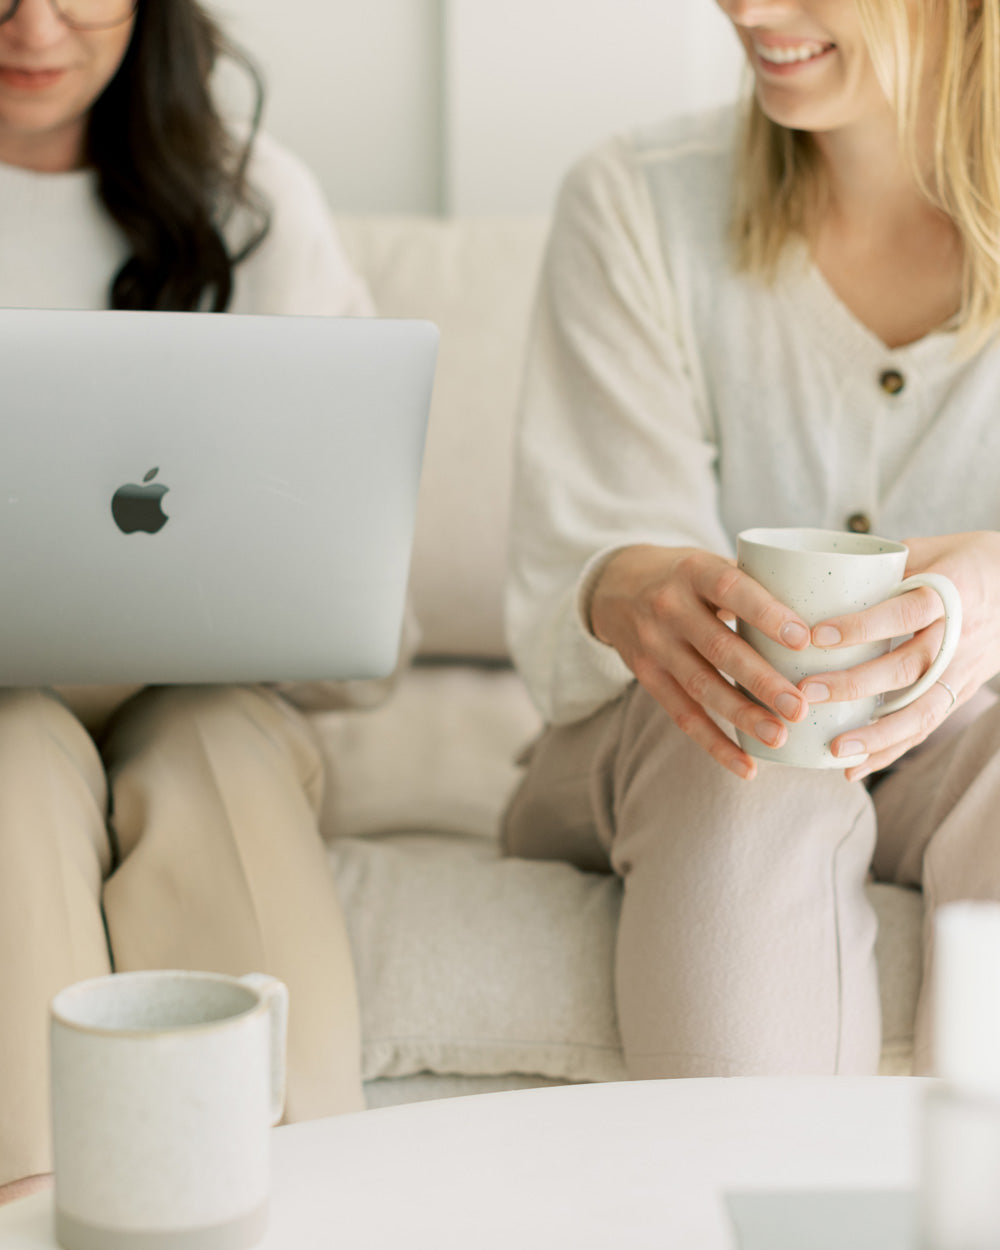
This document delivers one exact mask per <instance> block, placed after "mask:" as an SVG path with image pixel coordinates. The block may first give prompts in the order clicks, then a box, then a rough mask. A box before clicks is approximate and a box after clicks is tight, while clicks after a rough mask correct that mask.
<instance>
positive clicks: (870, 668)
mask: <svg viewBox="0 0 1000 1250" xmlns="http://www.w3.org/2000/svg"><path fill="white" fill-rule="evenodd" d="M905 542H906V545H907V547H908V548H909V550H910V555H909V560H908V562H907V565H906V576H907V577H909V576H911V575H912V574H914V573H942V574H944V576H945V577H948V578H950V579H951V580H952V582H954V584H955V587H956V589H957V590H958V593H959V595H960V596H961V599H962V636H961V638H960V639H959V643H958V650H957V651H956V652H955V656H954V659H953V660H952V662H951V663H950V664H949V665H948V668H947V669H946V670H945V672H944V674H943V679H944V680H946V681H947V683H948V685H949V686H950V687H951V688H952V690H954V692H955V696H956V702H955V703H954V704H953V703H952V698H951V695H950V694H949V693H948V691H947V690H946V689H945V688H944V686H941V685H939V684H938V683H937V682H935V683H934V685H933V686H931V688H930V690H927V691H925V693H924V694H923V695H921V696H920V698H919V699H915V700H914V701H913V702H912V703H911V704H910V705H909V706H908V707H905V708H902V709H901V710H900V711H898V712H894V713H892V714H891V715H889V716H886V717H884V718H883V719H881V720H877V721H875V722H874V723H873V724H871V725H866V726H864V728H862V729H856V730H854V729H852V730H850V731H849V732H848V733H844V734H841V735H840V736H839V737H837V738H834V740H833V742H832V743H831V750H832V751H833V754H834V755H844V756H850V755H860V754H862V753H867V755H868V759H867V760H866V761H865V762H864V763H863V764H858V765H857V766H856V767H854V768H849V769H847V770H846V773H845V776H846V777H847V779H848V781H858V780H860V779H861V778H862V777H866V776H867V775H868V774H869V773H873V772H876V771H877V770H878V769H880V768H885V767H887V766H888V765H889V764H891V763H892V762H893V760H897V759H899V757H900V756H901V755H903V754H905V753H906V752H907V751H909V750H910V748H911V747H915V746H917V744H918V743H921V742H923V741H924V740H925V739H926V738H927V737H928V736H929V735H930V734H931V733H933V732H934V730H935V729H937V728H938V727H939V726H940V725H941V724H942V723H943V722H944V721H945V720H946V719H947V717H948V715H949V713H951V712H952V711H954V709H955V707H957V706H959V705H961V704H963V703H966V702H967V701H968V700H969V699H971V698H972V696H973V695H974V694H975V693H976V691H977V690H979V688H980V687H981V686H982V685H984V684H985V683H986V682H987V681H989V680H990V678H991V677H994V676H995V675H996V674H997V673H998V672H1000V533H997V532H995V531H992V530H989V531H979V532H976V533H970V534H948V535H946V536H944V537H942V538H913V539H906V540H905ZM829 631H836V634H837V635H839V637H836V638H835V637H834V635H833V634H831V633H830V632H829ZM911 633H912V634H913V637H912V638H910V639H908V640H907V641H906V642H904V643H901V644H900V645H899V646H898V647H896V648H895V650H892V651H889V652H887V653H886V654H885V655H883V656H879V658H878V659H876V660H869V661H868V662H867V663H865V664H859V665H857V666H856V667H854V668H848V669H843V670H842V671H840V672H830V673H817V674H816V675H815V676H812V677H807V678H805V679H804V680H803V681H801V682H800V683H799V688H800V689H801V690H802V693H803V694H804V695H805V697H806V698H807V699H808V700H809V702H810V703H826V702H834V703H837V702H842V701H845V700H851V699H861V698H865V697H866V696H868V695H873V694H885V693H886V692H888V691H892V690H899V689H901V688H903V687H904V686H910V685H912V684H913V683H914V682H915V681H916V680H917V679H918V678H919V677H920V676H922V675H923V674H924V673H925V672H926V671H927V669H928V668H929V667H930V665H931V662H932V661H933V659H934V657H935V656H936V655H937V653H938V649H939V647H940V646H941V638H942V636H943V634H944V620H943V613H942V606H941V600H940V599H939V598H938V596H937V595H936V594H935V593H934V591H933V590H929V589H928V588H926V587H921V588H920V589H918V590H912V591H910V592H909V594H905V595H900V596H899V597H898V598H896V599H889V600H887V601H886V602H885V603H880V604H877V605H876V606H875V607H873V608H868V609H866V610H865V611H864V612H855V613H852V614H851V615H849V616H839V617H831V618H830V619H829V620H827V621H822V622H820V624H818V625H816V626H815V627H814V628H813V631H812V642H813V645H814V646H818V647H826V648H829V649H832V650H836V649H837V648H838V647H851V646H857V645H858V644H860V643H864V642H872V641H874V640H876V639H887V638H899V637H904V636H905V635H907V634H911ZM859 744H860V746H859Z"/></svg>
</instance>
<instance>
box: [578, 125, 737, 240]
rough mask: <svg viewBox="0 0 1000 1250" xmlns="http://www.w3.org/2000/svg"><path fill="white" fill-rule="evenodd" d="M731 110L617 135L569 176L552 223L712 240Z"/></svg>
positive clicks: (732, 146)
mask: <svg viewBox="0 0 1000 1250" xmlns="http://www.w3.org/2000/svg"><path fill="white" fill-rule="evenodd" d="M738 131H739V114H738V110H737V109H736V108H733V107H730V108H725V109H715V110H712V111H711V112H704V113H698V114H692V115H685V116H679V117H672V118H669V119H667V120H666V121H663V122H660V123H658V124H656V125H653V126H648V127H644V128H642V129H636V130H632V131H629V132H625V133H622V134H618V135H616V136H614V137H612V138H611V139H609V140H607V141H605V142H604V143H603V144H601V145H600V146H599V147H597V148H595V149H593V150H592V151H591V152H589V153H587V154H586V155H585V156H584V157H583V158H582V159H580V160H579V161H577V163H576V164H575V165H574V166H573V167H572V168H571V169H570V171H569V173H568V174H567V176H566V178H565V180H564V182H563V185H562V188H561V190H560V195H559V203H558V209H557V217H562V218H567V217H568V218H570V219H573V220H576V221H577V223H578V224H579V225H581V226H584V225H586V224H587V223H589V224H590V225H591V226H592V227H597V226H598V223H600V224H601V225H602V226H603V228H604V229H611V230H616V231H618V232H622V231H626V232H627V231H632V230H637V229H642V227H643V226H645V227H648V226H649V225H655V227H656V231H657V233H658V234H660V235H662V234H663V233H664V228H665V227H666V226H669V225H670V223H673V222H676V223H679V224H681V225H682V226H684V227H685V228H686V229H688V230H690V229H692V228H694V229H695V230H699V229H700V230H701V232H703V233H704V232H711V233H712V234H713V235H717V234H718V232H719V228H720V226H722V228H723V233H724V225H725V220H726V218H727V215H728V209H729V203H730V188H731V184H732V171H733V161H734V154H735V150H736V143H737V141H738Z"/></svg>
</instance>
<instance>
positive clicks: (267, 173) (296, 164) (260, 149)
mask: <svg viewBox="0 0 1000 1250" xmlns="http://www.w3.org/2000/svg"><path fill="white" fill-rule="evenodd" d="M247 181H248V183H249V184H250V186H251V188H252V189H253V190H254V191H256V192H257V193H258V194H259V195H262V196H263V197H264V199H265V200H266V201H267V203H268V207H269V208H270V209H271V212H272V213H279V214H281V215H282V216H284V215H286V214H291V215H300V216H301V215H304V214H314V215H320V216H324V217H325V216H326V214H327V207H326V201H325V198H324V195H323V191H322V189H321V187H320V185H319V180H318V179H317V177H316V175H315V174H314V173H313V171H312V170H311V169H310V168H309V166H308V165H307V164H306V163H305V161H304V160H302V158H301V157H299V156H296V155H295V153H294V152H292V151H290V150H289V149H288V148H286V147H285V146H284V145H283V144H281V143H279V142H278V141H277V140H276V139H274V138H272V137H271V135H269V134H267V133H266V132H261V133H259V134H257V135H256V136H255V137H254V140H253V146H252V147H251V149H250V159H249V161H248V163H247Z"/></svg>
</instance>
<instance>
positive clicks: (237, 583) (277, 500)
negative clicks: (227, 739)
mask: <svg viewBox="0 0 1000 1250" xmlns="http://www.w3.org/2000/svg"><path fill="white" fill-rule="evenodd" d="M437 342H438V331H437V329H436V327H435V326H433V325H431V324H430V323H427V322H421V321H392V320H379V319H367V318H359V319H337V318H323V317H264V316H236V315H228V314H226V315H218V314H200V313H193V314H177V313H148V312H137V313H133V312H68V311H56V310H21V309H16V310H15V309H10V310H0V371H2V377H3V395H4V400H3V408H4V422H3V430H2V435H0V588H2V602H0V685H8V686H10V685H55V684H67V685H71V684H79V683H112V682H113V683H118V682H144V683H176V682H239V681H279V680H280V681H297V680H311V679H314V678H343V679H348V678H369V677H379V676H384V675H385V674H387V673H389V672H391V671H392V669H393V667H394V666H395V663H396V658H397V651H398V646H399V638H400V630H401V624H402V617H403V609H404V601H405V594H406V583H407V576H408V570H409V561H410V552H411V546H412V539H413V526H414V517H415V512H416V501H417V488H418V483H419V476H420V465H421V458H422V453H423V446H424V437H425V432H426V426H427V417H428V412H429V407H430V399H431V390H432V383H433V375H434V366H435V358H436V352H437Z"/></svg>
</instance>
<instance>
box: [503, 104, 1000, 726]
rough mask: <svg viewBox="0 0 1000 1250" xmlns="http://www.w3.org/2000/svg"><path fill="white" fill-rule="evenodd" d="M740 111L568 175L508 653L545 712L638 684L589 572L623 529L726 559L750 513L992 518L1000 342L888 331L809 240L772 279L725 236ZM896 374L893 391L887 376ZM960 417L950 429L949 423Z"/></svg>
mask: <svg viewBox="0 0 1000 1250" xmlns="http://www.w3.org/2000/svg"><path fill="white" fill-rule="evenodd" d="M735 121H736V119H735V117H734V114H733V111H732V110H725V111H723V112H721V113H718V114H712V115H704V116H699V117H694V118H692V117H687V118H672V119H670V120H669V121H667V122H665V123H663V124H661V125H659V126H656V127H652V128H650V129H649V130H644V131H641V132H637V133H634V134H630V135H627V136H623V137H621V138H620V139H618V140H616V141H614V142H612V143H609V144H606V145H605V146H604V147H602V148H601V149H599V150H598V151H596V152H595V153H593V154H591V155H590V156H588V157H586V158H585V159H584V160H583V161H582V162H580V163H579V164H578V165H577V167H576V168H575V169H574V170H573V171H572V172H571V173H570V175H569V176H568V178H567V180H566V182H565V185H564V188H563V191H562V193H561V195H560V197H559V203H558V207H557V210H556V217H555V222H554V225H553V230H552V238H551V240H550V243H549V248H548V250H547V253H546V261H545V266H544V276H543V279H542V282H541V290H540V298H539V302H538V307H537V309H536V313H535V329H534V333H533V335H532V340H531V346H530V348H529V351H528V354H527V364H526V369H525V380H524V386H523V392H522V395H523V398H522V405H521V423H520V428H519V432H518V438H517V448H516V453H515V455H516V464H515V472H514V495H513V503H512V509H511V518H512V525H511V579H510V586H509V595H508V601H507V606H508V622H509V633H510V640H511V649H512V653H513V655H514V658H515V662H516V663H517V665H518V667H519V668H520V670H521V671H522V673H524V675H525V678H526V681H527V683H528V687H529V689H530V690H531V692H532V695H533V697H534V698H535V700H536V702H537V704H538V706H539V707H540V708H541V709H542V711H543V714H544V715H545V717H546V719H547V720H550V721H553V722H554V723H568V722H571V721H573V720H576V719H579V718H582V717H584V716H587V715H589V714H590V713H591V712H593V711H595V710H596V709H597V708H598V707H599V706H601V705H602V704H604V703H606V702H608V701H609V700H611V699H614V698H616V697H617V696H618V695H619V694H621V693H622V691H623V690H624V689H625V688H626V686H627V685H628V683H629V681H630V680H631V674H630V672H629V670H628V669H627V667H626V666H625V664H624V663H623V661H622V660H621V658H620V656H619V655H618V653H617V652H616V651H615V650H614V649H613V648H611V647H606V646H604V645H603V644H602V643H600V642H598V641H597V640H596V639H595V638H593V637H592V636H591V635H590V634H589V632H588V630H587V627H586V624H585V614H584V609H585V606H586V596H587V593H588V590H589V588H590V580H589V574H590V572H591V570H592V569H593V567H594V564H595V562H599V561H601V560H603V559H605V558H606V556H607V553H608V552H609V551H610V550H613V549H615V548H618V547H622V546H627V545H629V544H632V543H644V542H648V543H656V544H660V545H665V546H682V547H688V546H694V547H700V548H705V549H707V550H709V551H715V552H718V553H719V554H721V555H730V554H732V552H733V550H734V548H735V540H736V535H737V534H738V533H739V532H740V530H742V529H745V528H747V527H750V526H755V525H767V526H782V525H798V526H802V525H811V526H819V527H823V528H826V529H846V528H847V525H848V518H849V517H851V516H852V515H854V514H856V513H862V514H864V515H865V516H866V517H867V518H869V520H870V524H871V528H872V531H873V532H874V533H880V534H886V535H889V536H891V537H899V538H905V537H906V536H908V535H913V534H942V533H956V532H962V531H967V530H983V529H989V530H993V529H998V528H1000V428H998V423H997V421H996V393H997V387H998V385H1000V343H997V342H990V343H989V344H987V345H986V346H985V347H984V348H983V349H982V350H981V351H979V352H977V353H976V354H975V355H973V356H965V355H962V354H960V353H958V352H956V346H957V344H956V342H955V337H956V336H955V334H954V333H953V332H951V331H947V330H945V331H941V332H935V333H932V334H929V335H927V336H925V337H924V338H922V339H920V340H919V341H918V342H915V343H911V344H909V345H907V346H904V347H900V348H898V349H892V350H890V349H889V348H887V347H886V346H885V344H884V343H882V342H881V341H880V340H879V339H878V337H877V336H876V335H874V334H873V333H872V332H871V331H870V330H869V329H868V328H867V327H865V326H864V325H863V324H861V323H860V322H859V321H858V320H857V319H856V318H854V317H853V316H852V314H851V313H850V312H849V311H848V310H847V308H845V306H844V305H843V304H842V303H841V302H840V300H839V299H838V298H837V297H836V295H835V294H834V293H833V291H832V290H831V289H830V287H829V285H828V284H827V283H826V281H825V279H824V278H823V276H822V274H821V273H820V272H819V270H818V269H817V268H816V267H815V266H814V265H813V264H812V263H811V261H810V259H809V257H808V254H807V250H806V249H805V248H804V247H801V248H800V247H793V248H792V250H791V252H790V253H789V255H788V257H787V262H788V263H787V264H785V265H783V266H782V268H781V270H780V272H779V273H778V274H777V276H776V279H775V281H774V282H773V283H769V282H763V281H761V280H759V279H758V278H757V277H756V276H752V275H747V274H746V273H741V272H738V271H737V269H736V267H735V266H734V264H733V258H732V249H731V247H730V233H729V226H730V222H729V217H730V211H729V210H730V203H731V198H732V197H731V183H732V171H733V168H734V164H735V162H734V152H735V147H734V142H735V140H734V129H736V127H735ZM888 369H892V370H896V371H897V372H898V373H899V374H900V376H901V377H902V378H903V380H904V386H903V389H902V390H900V391H899V392H898V393H897V394H894V395H889V394H887V392H886V391H885V389H884V388H883V387H882V386H880V384H879V377H880V375H881V374H882V373H883V372H884V371H885V370H888ZM945 430H947V437H943V436H941V432H942V431H945Z"/></svg>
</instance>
